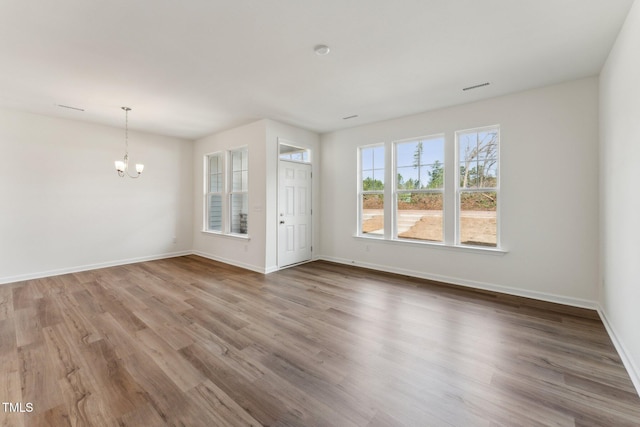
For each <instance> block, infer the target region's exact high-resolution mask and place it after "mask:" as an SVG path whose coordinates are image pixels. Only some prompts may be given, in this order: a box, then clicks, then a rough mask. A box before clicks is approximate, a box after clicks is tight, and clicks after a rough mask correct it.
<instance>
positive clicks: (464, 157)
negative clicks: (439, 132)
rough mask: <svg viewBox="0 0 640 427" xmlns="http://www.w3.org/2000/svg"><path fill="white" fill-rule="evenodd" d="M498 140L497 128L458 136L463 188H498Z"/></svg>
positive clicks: (461, 184)
mask: <svg viewBox="0 0 640 427" xmlns="http://www.w3.org/2000/svg"><path fill="white" fill-rule="evenodd" d="M498 140H499V137H498V129H497V128H494V129H489V130H484V131H473V132H464V133H460V134H459V135H458V158H459V160H460V164H459V167H460V186H461V187H464V188H492V187H497V185H498Z"/></svg>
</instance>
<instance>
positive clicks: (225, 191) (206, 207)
mask: <svg viewBox="0 0 640 427" xmlns="http://www.w3.org/2000/svg"><path fill="white" fill-rule="evenodd" d="M239 151H242V152H244V155H245V156H246V169H241V170H240V172H241V175H242V172H246V177H247V178H246V187H245V190H241V191H238V190H233V187H232V186H233V153H234V152H239ZM212 157H218V159H219V161H220V165H221V169H222V171H221V172H218V174H219V175H220V180H221V183H220V186H219V188H220V191H215V192H212V191H210V190H211V168H210V166H211V164H210V159H211V158H212ZM203 163H204V167H203V172H204V174H203V175H204V177H203V190H204V191H203V209H202V212H203V218H202V232H203V233H209V234H216V235H220V236H227V237H235V238H241V239H249V238H250V237H249V221H248V214H249V181H250V180H249V175H250V167H249V148H248V146H242V147H237V148H231V149H227V150H221V151H214V152H211V153H206V154H205V155H204V157H203ZM238 194H242V195H245V197H246V215H247V218H246V221H247V222H246V230H245V232H244V233H239V232H234V231H232V229H233V228H232V209H233V206H232V203H231V200H232V198H233V195H238ZM213 195H218V196H220V198H221V216H220V218H221V226H220V230H216V229H212V228H210V222H209V213H210V208H211V206H210V204H209V200H210V197H211V196H213Z"/></svg>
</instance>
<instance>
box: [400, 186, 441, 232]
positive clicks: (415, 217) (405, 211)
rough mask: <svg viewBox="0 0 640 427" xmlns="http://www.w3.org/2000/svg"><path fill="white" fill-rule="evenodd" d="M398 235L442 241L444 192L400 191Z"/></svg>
mask: <svg viewBox="0 0 640 427" xmlns="http://www.w3.org/2000/svg"><path fill="white" fill-rule="evenodd" d="M397 208H398V210H397V212H398V215H397V218H396V221H397V226H398V227H397V228H398V237H401V238H406V239H417V240H428V241H432V242H442V236H443V220H442V193H431V194H430V193H399V194H398V205H397Z"/></svg>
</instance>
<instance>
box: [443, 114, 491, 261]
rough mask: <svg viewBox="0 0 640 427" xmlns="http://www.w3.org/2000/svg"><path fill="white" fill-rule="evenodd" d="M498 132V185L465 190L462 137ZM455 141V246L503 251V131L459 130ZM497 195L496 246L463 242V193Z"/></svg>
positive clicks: (481, 127)
mask: <svg viewBox="0 0 640 427" xmlns="http://www.w3.org/2000/svg"><path fill="white" fill-rule="evenodd" d="M494 129H495V130H497V147H496V171H497V173H496V185H495V186H494V187H466V188H463V187H461V186H460V184H461V183H460V163H461V159H460V135H463V134H469V133H481V132H483V131H490V130H494ZM454 137H455V141H454V150H455V159H454V165H455V170H454V174H455V178H454V186H455V222H454V228H455V245H456V246H460V247H465V248H476V249H484V250H501V247H502V246H501V239H500V237H501V236H500V234H501V233H500V228H501V227H500V225H501V220H500V205H501V201H502V197H501V196H500V182H501V176H502V170H501V167H500V160H501V153H500V146H501V129H500V125H497V124H496V125H490V126H480V127H474V128H469V129H463V130H458V131H456V132H455V133H454ZM488 192H491V193H496V245H495V246H490V245H486V246H485V245H473V244H468V243H462V242H461V235H460V234H461V225H460V222H461V218H462V209H461V208H462V206H461V205H462V203H461V197H462V194H463V193H488Z"/></svg>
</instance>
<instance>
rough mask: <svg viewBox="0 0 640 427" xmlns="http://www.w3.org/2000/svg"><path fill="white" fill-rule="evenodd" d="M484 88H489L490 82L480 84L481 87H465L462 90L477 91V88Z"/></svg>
mask: <svg viewBox="0 0 640 427" xmlns="http://www.w3.org/2000/svg"><path fill="white" fill-rule="evenodd" d="M482 86H489V82H486V83H480V84H479V85H474V86H469V87H463V88H462V90H471V89H477V88H479V87H482Z"/></svg>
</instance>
